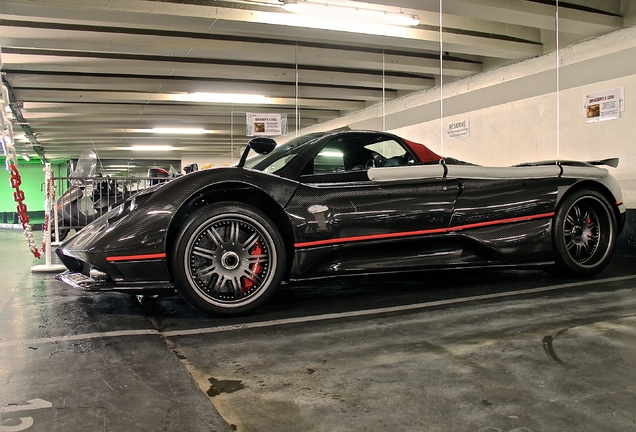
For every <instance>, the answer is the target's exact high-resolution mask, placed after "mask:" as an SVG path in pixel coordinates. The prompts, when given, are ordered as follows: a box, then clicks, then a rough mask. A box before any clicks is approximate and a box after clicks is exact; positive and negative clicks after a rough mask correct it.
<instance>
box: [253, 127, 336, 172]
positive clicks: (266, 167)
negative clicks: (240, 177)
mask: <svg viewBox="0 0 636 432" xmlns="http://www.w3.org/2000/svg"><path fill="white" fill-rule="evenodd" d="M324 134H325V132H318V133H313V134H308V135H303V136H300V137H298V138H294V139H293V140H291V141H289V142H287V143H285V144H281V145H279V146H277V147H276V148H275V149H274V150H272V152H271V153H268V154H266V155H256V156H253V157H251V158H249V159H248V160H247V161H245V167H246V168H252V169H255V170H259V171H263V172H266V173H272V172H275V171H278V170H279V169H281V168H283V167H284V166H285V165H287V164H288V163H289V162H290V161H291V160H292V159H294V158H295V157H296V156H297V155H299V154H300V153H302V151H303V150H305V149H306V148H307V146H308V145H309V143H311V142H312V141H314V140H315V139H317V138H320V137H321V136H323V135H324Z"/></svg>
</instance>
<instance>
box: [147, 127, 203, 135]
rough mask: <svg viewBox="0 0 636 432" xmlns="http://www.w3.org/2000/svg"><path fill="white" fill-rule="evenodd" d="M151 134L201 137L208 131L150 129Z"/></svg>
mask: <svg viewBox="0 0 636 432" xmlns="http://www.w3.org/2000/svg"><path fill="white" fill-rule="evenodd" d="M150 131H151V132H152V133H157V134H179V135H203V134H206V133H209V132H210V131H206V130H205V129H201V128H198V129H197V128H152V129H150Z"/></svg>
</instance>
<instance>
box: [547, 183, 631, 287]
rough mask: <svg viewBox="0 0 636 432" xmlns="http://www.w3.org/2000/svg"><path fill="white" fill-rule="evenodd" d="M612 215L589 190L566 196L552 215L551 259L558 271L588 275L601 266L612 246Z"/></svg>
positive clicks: (603, 201) (600, 197)
mask: <svg viewBox="0 0 636 432" xmlns="http://www.w3.org/2000/svg"><path fill="white" fill-rule="evenodd" d="M616 225H617V224H616V215H615V214H614V211H613V209H612V206H611V205H610V203H609V202H608V201H607V199H606V198H605V197H604V196H603V195H602V194H601V193H599V192H597V191H595V190H592V189H581V190H579V191H576V192H574V193H573V194H571V195H569V196H566V197H565V198H564V200H563V202H562V203H561V204H560V205H559V207H558V209H557V212H556V214H555V215H554V229H553V231H552V235H553V241H554V252H555V262H556V265H557V268H558V269H559V270H560V272H561V273H562V274H566V275H569V276H591V275H594V274H596V273H598V272H600V271H601V270H603V269H604V268H605V266H606V265H607V264H608V263H609V261H610V259H611V258H612V254H613V253H614V247H615V245H616V236H617V235H618V234H617V227H616Z"/></svg>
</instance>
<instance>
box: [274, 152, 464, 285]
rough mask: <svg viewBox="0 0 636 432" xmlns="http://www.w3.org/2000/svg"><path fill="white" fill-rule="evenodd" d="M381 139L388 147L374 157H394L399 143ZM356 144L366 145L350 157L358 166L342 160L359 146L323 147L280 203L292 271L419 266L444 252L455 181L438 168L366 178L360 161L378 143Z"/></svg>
mask: <svg viewBox="0 0 636 432" xmlns="http://www.w3.org/2000/svg"><path fill="white" fill-rule="evenodd" d="M382 144H383V146H384V147H387V149H388V148H392V150H390V151H389V150H385V151H384V154H383V155H381V156H382V159H383V160H384V162H386V161H387V160H388V159H390V158H391V157H396V156H391V154H392V153H395V152H396V148H395V145H398V146H401V144H399V143H396V142H393V143H388V144H387V143H382ZM361 147H365V149H366V150H369V147H371V150H370V153H368V154H367V156H369V159H367V161H363V160H360V161H357V162H365V165H366V166H363V167H360V165H362V164H361V163H355V162H356V161H355V160H351V157H349V159H350V160H347V157H348V156H351V155H353V154H356V153H357V154H363V153H364V152H363V151H361V149H360V148H358V149H355V150H354V151H353V152H350V151H349V150H351V149H349V148H347V149H345V148H343V147H342V145H326V146H325V147H324V148H323V149H322V150H321V151H320V152H319V153H318V154H317V155H316V156H315V157H314V158H313V160H312V161H311V162H310V163H313V164H314V168H313V169H311V170H305V172H306V174H305V175H302V176H301V177H300V179H299V180H300V186H299V187H298V189H297V191H296V193H295V195H294V196H293V197H292V199H291V200H290V202H289V203H288V205H287V206H286V209H285V210H286V212H287V213H288V215H289V218H290V220H291V221H292V224H293V230H294V238H295V243H294V252H295V253H294V256H295V257H294V264H293V268H292V277H294V276H298V277H306V276H307V275H315V276H320V275H324V274H340V273H350V272H364V273H367V272H374V271H392V270H398V269H403V268H419V267H422V266H426V265H430V263H431V262H433V261H436V260H439V257H440V256H441V255H444V254H445V253H448V251H446V252H444V249H445V246H443V245H442V243H440V242H439V238H440V236H443V235H444V234H445V232H446V229H447V228H448V225H449V222H450V218H451V215H452V211H453V207H454V203H455V200H456V197H457V193H458V181H457V180H456V179H445V178H444V177H443V174H442V175H437V174H436V175H431V176H429V177H426V178H417V179H413V178H409V179H401V178H399V176H397V177H395V176H391V175H389V176H384V178H383V179H380V180H370V179H369V174H368V168H367V167H368V166H369V165H371V166H372V164H373V163H374V162H373V160H374V157H375V156H377V155H376V153H378V152H377V151H376V150H379V149H378V146H377V145H376V146H375V147H373V146H369V145H367V146H361ZM397 151H398V152H402V153H404V152H405V149H403V148H402V147H400V148H398V149H397ZM405 160H406V158H405ZM374 169H375V170H380V171H381V170H395V169H396V168H395V167H386V168H374ZM440 173H443V170H442V171H441V172H440ZM440 254H441V255H440Z"/></svg>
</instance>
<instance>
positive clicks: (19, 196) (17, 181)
mask: <svg viewBox="0 0 636 432" xmlns="http://www.w3.org/2000/svg"><path fill="white" fill-rule="evenodd" d="M9 172H10V173H11V187H12V188H13V189H15V192H13V200H14V201H15V202H16V203H18V204H17V206H16V209H17V210H18V217H19V219H20V222H21V223H22V229H23V230H24V235H25V236H26V238H27V242H28V244H29V249H31V253H32V254H33V256H35V257H36V258H42V254H41V253H40V251H39V250H38V248H37V246H36V245H35V240H33V233H32V232H31V226H30V225H29V215H28V214H27V206H26V204H25V203H24V191H22V190H20V185H21V184H22V178H21V177H20V172H19V171H18V167H17V166H16V165H15V164H14V163H13V162H11V163H10V164H9ZM46 218H48V215H46V216H45V219H46ZM45 223H46V221H45ZM47 225H48V224H47ZM43 252H44V246H43V247H42V253H43Z"/></svg>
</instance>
